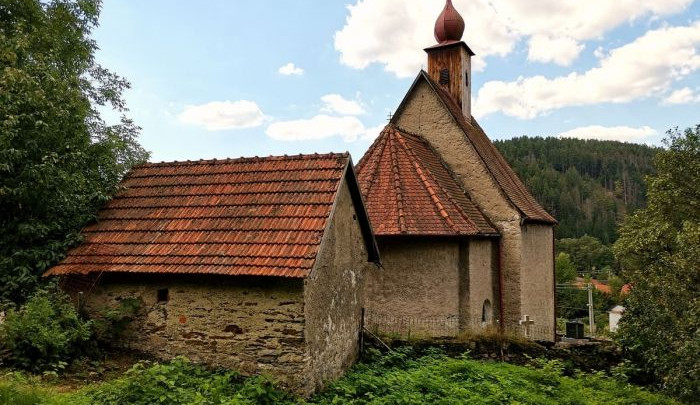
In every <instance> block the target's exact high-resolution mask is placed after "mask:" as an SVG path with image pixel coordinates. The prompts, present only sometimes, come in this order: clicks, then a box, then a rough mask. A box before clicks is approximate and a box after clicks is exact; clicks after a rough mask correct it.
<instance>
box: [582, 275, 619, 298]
mask: <svg viewBox="0 0 700 405" xmlns="http://www.w3.org/2000/svg"><path fill="white" fill-rule="evenodd" d="M590 283H591V284H592V285H593V288H595V289H596V290H598V291H600V292H602V293H603V294H608V295H610V294H612V287H610V285H609V284H606V283H604V282H602V281H600V280H596V279H594V278H592V279H591V280H590ZM586 284H588V283H587V282H586V280H585V279H584V278H583V277H576V281H575V282H574V285H575V286H576V287H579V288H586ZM623 289H624V287H623Z"/></svg>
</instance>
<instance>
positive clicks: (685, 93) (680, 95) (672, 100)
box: [661, 87, 700, 105]
mask: <svg viewBox="0 0 700 405" xmlns="http://www.w3.org/2000/svg"><path fill="white" fill-rule="evenodd" d="M697 102H700V94H695V93H694V92H693V90H691V89H690V87H683V88H682V89H678V90H675V91H673V92H672V93H671V94H669V95H668V97H666V98H665V99H664V100H663V101H662V102H661V103H662V104H663V105H675V104H690V103H697Z"/></svg>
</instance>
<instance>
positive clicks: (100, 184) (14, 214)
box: [0, 0, 148, 302]
mask: <svg viewBox="0 0 700 405" xmlns="http://www.w3.org/2000/svg"><path fill="white" fill-rule="evenodd" d="M100 6H101V3H100V1H99V0H4V1H3V2H2V3H0V228H1V229H2V233H0V302H2V301H14V302H21V301H23V300H25V299H26V297H28V296H29V294H30V293H31V291H33V290H34V289H35V288H36V286H37V283H38V280H39V275H40V274H41V273H42V272H43V271H44V270H46V268H48V267H49V266H51V265H52V264H54V263H56V262H57V261H58V260H60V259H61V258H62V256H63V255H64V253H65V251H66V249H67V248H68V247H69V246H71V245H72V244H74V243H76V242H77V241H78V231H79V230H80V228H81V226H83V225H84V224H85V223H86V222H87V221H89V220H90V219H91V218H93V217H94V214H95V212H96V211H97V209H98V208H99V206H100V205H101V204H103V203H104V202H105V201H106V200H108V199H109V198H110V196H111V195H112V194H113V193H114V192H115V191H116V189H117V186H118V183H119V180H120V179H121V178H122V176H123V175H124V174H125V173H126V172H127V171H128V170H129V169H130V168H131V167H132V166H133V165H134V164H137V163H140V162H142V161H145V160H146V159H147V157H148V154H147V152H146V151H145V150H144V149H143V148H142V147H141V146H139V144H138V143H137V141H136V138H137V136H138V132H139V128H138V127H137V126H135V125H134V123H133V122H132V121H131V120H129V119H128V118H127V117H126V112H127V109H126V106H125V103H124V100H123V99H122V92H123V91H124V90H125V89H127V88H128V86H129V84H128V82H127V81H126V80H124V79H123V78H121V77H119V76H117V75H115V74H114V73H111V72H110V71H108V70H106V69H105V68H103V67H102V66H100V65H99V64H97V63H96V62H95V59H94V53H95V50H96V49H97V46H96V44H95V42H94V41H93V40H92V39H91V38H90V33H91V31H92V30H93V29H94V28H95V27H96V26H97V22H98V16H99V11H100ZM105 108H112V109H113V110H115V111H116V112H117V113H118V114H119V115H120V116H121V120H120V122H119V123H117V124H115V125H108V124H107V123H106V122H105V121H104V120H103V119H102V117H101V116H100V113H99V111H100V109H105Z"/></svg>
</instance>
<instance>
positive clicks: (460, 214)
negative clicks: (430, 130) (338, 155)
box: [357, 125, 497, 236]
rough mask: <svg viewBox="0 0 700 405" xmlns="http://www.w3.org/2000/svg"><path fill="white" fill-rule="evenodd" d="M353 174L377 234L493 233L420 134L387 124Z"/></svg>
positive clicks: (444, 234)
mask: <svg viewBox="0 0 700 405" xmlns="http://www.w3.org/2000/svg"><path fill="white" fill-rule="evenodd" d="M357 173H358V182H359V183H360V189H361V192H362V195H363V196H364V198H365V201H366V204H367V212H368V214H369V216H370V219H371V222H372V226H373V228H374V231H375V234H376V235H379V236H389V235H426V236H427V235H435V236H457V235H495V234H497V232H496V230H494V228H493V227H492V226H491V225H490V224H489V222H488V221H487V220H486V218H485V217H484V216H483V214H482V213H481V211H479V209H478V208H477V207H476V206H475V205H474V203H473V202H472V201H471V200H470V199H469V198H468V197H467V196H466V195H465V193H464V191H463V189H462V188H461V187H460V186H459V185H458V183H457V182H456V180H455V179H454V177H453V176H452V174H451V173H450V172H449V170H448V169H447V167H446V165H445V164H444V162H442V160H441V159H440V158H439V156H438V155H437V154H436V152H435V151H434V150H432V149H431V148H430V146H429V145H428V143H427V142H426V141H425V140H423V138H421V137H419V136H416V135H411V134H408V133H405V132H402V131H400V130H399V129H397V128H396V127H394V126H393V125H388V126H387V127H386V128H384V130H383V131H382V133H381V135H380V136H379V138H377V140H376V141H375V142H374V144H373V145H372V146H370V148H369V150H368V151H367V153H366V154H365V156H364V157H363V158H362V160H361V161H360V162H359V163H358V165H357Z"/></svg>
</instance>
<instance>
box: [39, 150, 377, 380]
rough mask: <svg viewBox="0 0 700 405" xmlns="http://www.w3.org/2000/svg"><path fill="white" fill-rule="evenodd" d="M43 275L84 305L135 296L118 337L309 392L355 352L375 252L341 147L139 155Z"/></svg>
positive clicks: (162, 354)
mask: <svg viewBox="0 0 700 405" xmlns="http://www.w3.org/2000/svg"><path fill="white" fill-rule="evenodd" d="M122 185H123V186H124V188H125V189H124V190H123V191H122V192H120V193H118V194H117V195H116V196H115V197H114V199H113V200H111V201H110V202H109V203H108V204H107V205H106V206H105V207H104V209H102V210H101V211H100V213H99V219H98V221H97V222H96V223H94V224H91V225H89V226H88V227H86V228H85V229H84V230H83V235H84V236H85V241H84V243H83V244H82V245H80V246H79V247H77V248H75V249H73V250H71V251H70V252H69V253H68V256H67V257H66V258H65V259H64V260H63V261H62V262H61V263H59V264H58V265H57V266H55V267H53V268H51V269H50V270H49V271H47V272H46V275H47V276H59V277H61V278H62V279H63V285H64V286H66V287H67V288H68V289H69V290H72V291H73V292H74V293H78V292H82V293H83V296H84V298H83V299H84V300H85V301H86V308H87V309H88V311H90V312H93V313H95V312H98V311H100V310H101V309H102V308H105V307H114V306H116V305H118V303H119V302H120V301H121V300H124V299H126V298H137V299H140V300H141V301H142V302H143V304H144V305H143V308H144V311H143V316H142V317H140V318H139V319H138V320H137V321H136V322H135V324H134V325H133V331H132V335H131V340H130V341H129V342H128V343H129V345H130V346H131V347H132V348H134V349H138V350H141V351H144V352H147V353H150V354H152V355H154V356H156V357H158V358H162V359H166V360H167V359H170V358H172V357H173V356H176V355H186V356H188V357H189V358H191V359H193V360H195V361H200V362H205V363H208V364H211V365H217V366H225V367H229V368H235V369H238V370H241V371H243V372H248V373H257V372H266V373H270V374H272V375H274V376H276V377H278V378H279V379H280V381H281V382H282V383H283V384H284V385H286V386H287V387H288V388H290V389H291V390H294V391H296V392H299V393H301V394H309V393H311V392H313V391H314V390H315V389H317V388H319V387H321V386H323V385H324V383H326V382H327V381H329V380H331V379H333V378H336V377H338V376H339V375H341V374H342V373H343V371H344V370H346V369H347V368H348V367H350V365H352V364H353V362H354V360H355V359H356V357H357V355H358V337H359V334H360V328H361V311H362V310H361V309H362V307H363V288H362V285H363V282H364V279H365V278H366V275H367V272H368V270H369V269H371V268H372V267H373V266H370V265H368V262H377V261H378V252H377V248H376V244H375V241H374V238H373V236H372V230H371V228H370V224H369V221H368V218H367V214H366V212H365V209H364V207H363V203H362V198H361V196H360V191H359V188H358V184H357V182H356V180H355V174H354V171H353V166H352V162H351V159H350V157H349V155H348V154H328V155H304V156H302V155H299V156H289V157H287V156H284V157H267V158H241V159H232V160H218V161H217V160H210V161H198V162H173V163H158V164H145V165H142V166H139V167H136V168H134V170H133V171H132V172H131V173H129V175H128V176H127V177H126V179H125V180H124V181H123V183H122Z"/></svg>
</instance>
